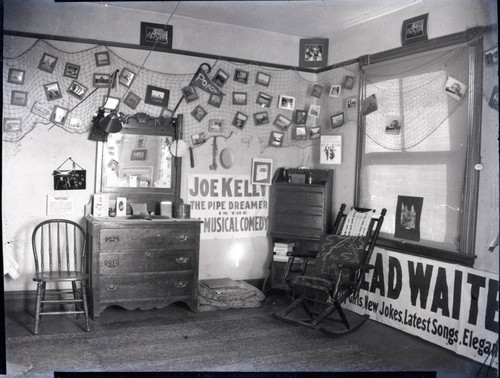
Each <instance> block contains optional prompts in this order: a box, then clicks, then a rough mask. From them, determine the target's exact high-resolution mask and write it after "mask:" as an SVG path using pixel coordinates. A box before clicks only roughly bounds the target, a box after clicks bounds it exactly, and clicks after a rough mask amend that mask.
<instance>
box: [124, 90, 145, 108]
mask: <svg viewBox="0 0 500 378" xmlns="http://www.w3.org/2000/svg"><path fill="white" fill-rule="evenodd" d="M139 102H141V98H140V97H139V96H138V95H136V94H135V93H134V92H128V93H127V95H126V96H125V98H124V99H123V103H124V104H125V105H127V106H128V107H129V108H130V109H135V108H137V105H139Z"/></svg>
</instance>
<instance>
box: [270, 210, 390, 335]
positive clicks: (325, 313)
mask: <svg viewBox="0 0 500 378" xmlns="http://www.w3.org/2000/svg"><path fill="white" fill-rule="evenodd" d="M344 210H345V204H343V205H342V207H341V210H340V211H339V214H338V216H337V218H336V221H335V223H334V226H333V229H332V233H330V234H325V235H322V237H321V239H320V243H319V248H318V251H313V252H306V253H304V252H302V253H301V252H295V251H293V252H289V253H288V255H289V257H290V259H296V258H297V257H300V258H301V259H311V258H314V272H311V273H309V272H307V271H303V270H305V268H304V263H303V262H302V264H301V268H300V270H299V273H303V274H300V275H297V276H294V277H293V278H292V279H291V280H289V282H290V287H291V289H292V294H293V297H294V298H295V299H294V300H293V302H292V303H291V304H290V305H289V306H288V307H286V308H285V309H284V310H283V311H281V312H279V313H273V314H272V316H273V317H274V318H275V319H278V320H281V321H285V322H289V323H294V324H299V325H303V326H306V327H309V328H312V329H317V330H319V331H321V332H323V333H325V334H328V335H341V334H345V333H348V332H352V331H354V330H356V329H358V328H359V327H360V326H361V325H362V324H363V323H364V322H365V321H366V320H368V318H369V316H368V315H364V316H363V317H361V320H360V321H359V322H358V323H357V324H355V325H351V324H350V323H349V321H348V320H347V317H346V316H345V313H344V311H343V308H342V304H343V303H344V302H345V301H346V300H347V298H348V297H352V298H354V299H355V298H357V296H358V295H359V290H360V287H361V283H362V282H363V278H364V275H365V274H366V272H368V271H369V270H370V269H373V266H372V265H369V261H370V257H371V255H372V252H373V249H374V248H375V242H376V241H377V238H378V235H379V232H380V228H381V226H382V223H383V221H384V217H385V214H386V209H382V211H381V212H380V215H379V216H378V217H377V216H375V211H374V210H371V209H364V208H352V209H351V212H350V213H348V214H346V213H345V212H344ZM302 261H303V260H302ZM305 265H306V267H307V264H305ZM292 267H293V260H292V263H291V264H290V272H293V270H292ZM297 309H302V310H303V311H305V314H306V315H307V318H306V319H299V318H297V317H296V316H294V315H295V312H294V311H295V310H297ZM335 312H337V314H338V315H339V316H340V319H335V318H332V317H331V315H333V314H334V313H335ZM292 313H293V315H292ZM326 319H330V320H335V321H338V322H340V323H342V324H343V326H344V328H342V329H341V330H338V329H334V328H331V327H327V326H324V325H323V324H325V322H323V321H324V320H326Z"/></svg>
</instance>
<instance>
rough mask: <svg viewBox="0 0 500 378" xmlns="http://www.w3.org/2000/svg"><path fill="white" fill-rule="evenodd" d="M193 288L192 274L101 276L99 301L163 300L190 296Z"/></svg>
mask: <svg viewBox="0 0 500 378" xmlns="http://www.w3.org/2000/svg"><path fill="white" fill-rule="evenodd" d="M194 286H195V283H194V282H193V272H180V273H169V274H140V275H138V274H130V275H123V276H101V278H100V283H99V294H100V297H101V301H117V300H118V301H127V300H139V299H150V300H165V299H166V298H168V297H178V296H190V295H192V292H193V290H195V287H194Z"/></svg>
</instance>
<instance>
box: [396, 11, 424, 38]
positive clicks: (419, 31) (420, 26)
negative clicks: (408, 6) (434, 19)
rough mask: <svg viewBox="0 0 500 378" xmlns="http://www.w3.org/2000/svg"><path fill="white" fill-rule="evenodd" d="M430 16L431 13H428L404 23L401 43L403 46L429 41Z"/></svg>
mask: <svg viewBox="0 0 500 378" xmlns="http://www.w3.org/2000/svg"><path fill="white" fill-rule="evenodd" d="M428 16H429V13H426V14H422V15H420V16H417V17H413V18H409V19H407V20H404V21H403V26H402V28H401V43H402V44H403V45H408V44H410V43H415V42H420V41H425V40H427V18H428Z"/></svg>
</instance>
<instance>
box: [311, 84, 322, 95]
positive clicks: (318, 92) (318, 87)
mask: <svg viewBox="0 0 500 378" xmlns="http://www.w3.org/2000/svg"><path fill="white" fill-rule="evenodd" d="M322 93H323V86H322V85H318V84H314V86H313V88H312V91H311V96H313V97H317V98H320V97H321V94H322Z"/></svg>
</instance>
